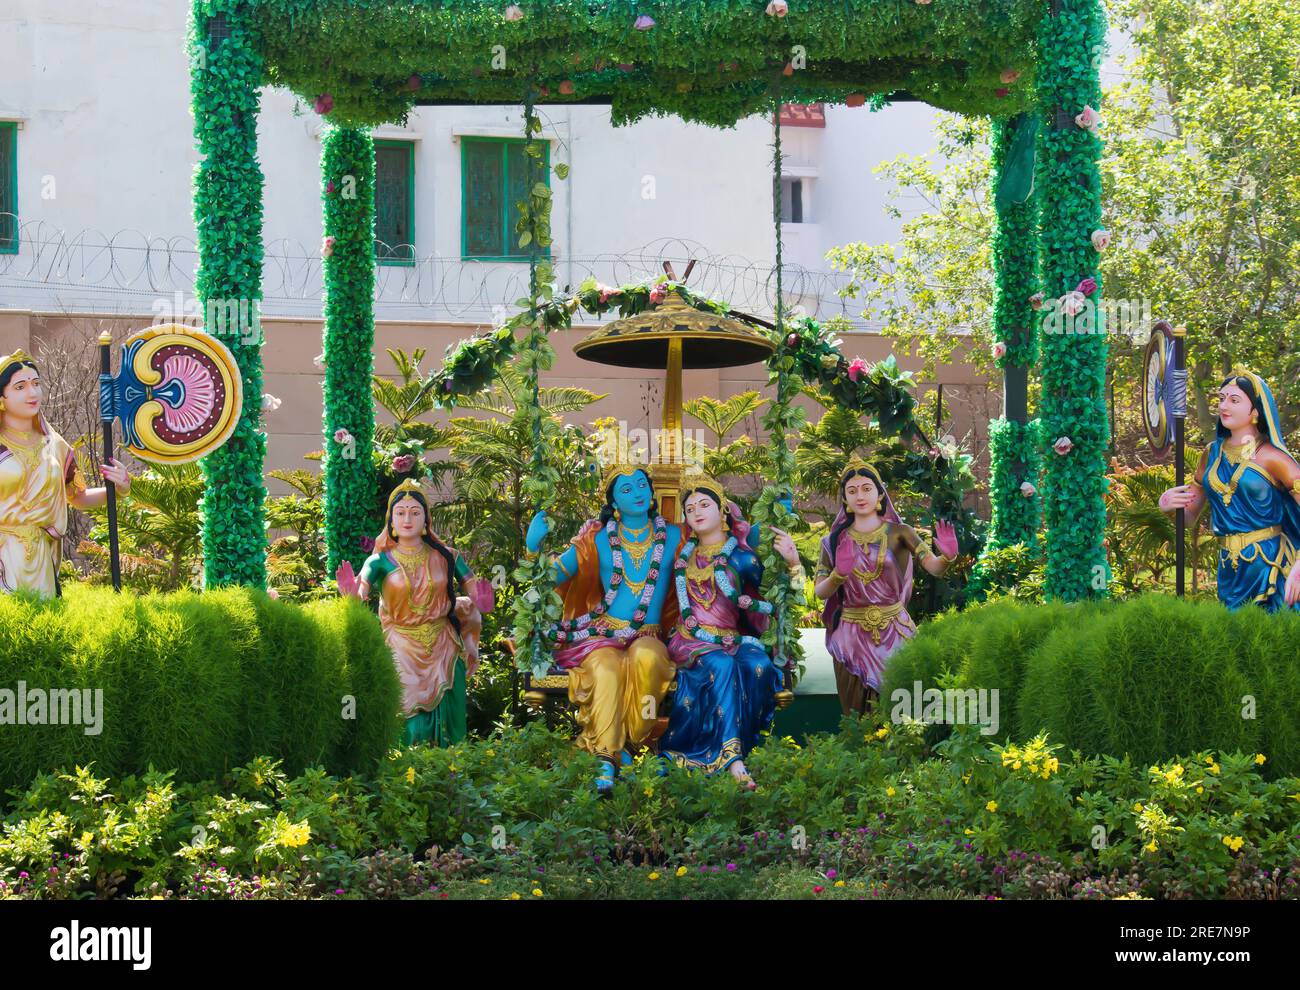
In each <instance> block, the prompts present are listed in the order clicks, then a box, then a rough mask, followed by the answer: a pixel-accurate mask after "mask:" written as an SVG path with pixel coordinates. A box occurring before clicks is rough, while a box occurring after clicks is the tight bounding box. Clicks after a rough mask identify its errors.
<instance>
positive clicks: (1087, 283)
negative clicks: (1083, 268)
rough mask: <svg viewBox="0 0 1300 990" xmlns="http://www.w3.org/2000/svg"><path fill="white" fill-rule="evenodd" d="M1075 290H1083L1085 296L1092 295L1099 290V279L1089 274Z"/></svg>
mask: <svg viewBox="0 0 1300 990" xmlns="http://www.w3.org/2000/svg"><path fill="white" fill-rule="evenodd" d="M1074 291H1075V292H1082V293H1083V294H1084V295H1085V296H1090V295H1092V294H1093V293H1094V292H1096V291H1097V280H1096V279H1095V278H1093V277H1092V276H1091V275H1089V276H1088V277H1087V278H1085V279H1084V280H1083V281H1082V282H1080V283H1079V287H1078V288H1077V289H1075V290H1074Z"/></svg>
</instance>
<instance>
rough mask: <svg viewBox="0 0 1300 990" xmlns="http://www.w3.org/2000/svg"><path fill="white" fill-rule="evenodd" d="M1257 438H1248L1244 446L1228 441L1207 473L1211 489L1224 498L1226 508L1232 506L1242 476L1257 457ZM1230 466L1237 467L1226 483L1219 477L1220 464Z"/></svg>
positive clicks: (1221, 446) (1223, 444) (1221, 447)
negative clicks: (1223, 463) (1223, 462)
mask: <svg viewBox="0 0 1300 990" xmlns="http://www.w3.org/2000/svg"><path fill="white" fill-rule="evenodd" d="M1255 447H1256V443H1255V438H1254V437H1247V438H1246V442H1245V443H1243V444H1229V443H1228V441H1227V440H1224V441H1223V443H1221V444H1219V456H1218V457H1217V458H1216V459H1215V461H1214V463H1213V464H1212V465H1210V467H1209V468H1208V469H1207V470H1206V472H1205V477H1206V479H1207V480H1208V481H1209V482H1210V487H1211V488H1213V489H1214V490H1215V491H1216V492H1218V493H1219V494H1220V495H1222V496H1223V505H1224V507H1225V508H1226V507H1227V506H1229V505H1231V504H1232V496H1233V495H1235V494H1236V493H1237V485H1238V484H1239V483H1240V482H1241V476H1242V475H1243V474H1245V473H1246V468H1248V467H1249V466H1250V464H1251V461H1252V459H1253V458H1254V456H1255ZM1225 460H1226V461H1227V462H1228V463H1229V464H1235V465H1237V468H1236V470H1235V471H1233V472H1232V477H1231V478H1229V479H1228V480H1227V481H1226V482H1225V481H1223V480H1222V479H1221V478H1220V477H1219V464H1220V463H1221V462H1222V461H1225Z"/></svg>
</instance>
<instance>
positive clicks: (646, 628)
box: [592, 613, 659, 636]
mask: <svg viewBox="0 0 1300 990" xmlns="http://www.w3.org/2000/svg"><path fill="white" fill-rule="evenodd" d="M631 624H632V623H631V622H630V621H629V620H627V619H620V618H618V617H617V616H613V615H609V614H608V613H606V614H605V615H602V616H601V617H600V618H598V619H596V621H595V622H593V623H592V625H593V626H596V627H598V628H601V629H626V628H627V627H628V626H630V625H631ZM636 634H637V636H658V635H659V623H657V622H647V623H646V624H645V625H643V626H642V627H641V628H640V629H638V630H637V631H636Z"/></svg>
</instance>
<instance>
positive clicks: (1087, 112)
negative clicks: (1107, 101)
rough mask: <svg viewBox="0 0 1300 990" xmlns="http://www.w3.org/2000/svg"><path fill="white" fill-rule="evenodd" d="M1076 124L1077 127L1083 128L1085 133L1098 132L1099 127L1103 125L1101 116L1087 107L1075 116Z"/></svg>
mask: <svg viewBox="0 0 1300 990" xmlns="http://www.w3.org/2000/svg"><path fill="white" fill-rule="evenodd" d="M1074 122H1075V124H1076V125H1077V126H1079V127H1082V128H1083V129H1084V130H1085V131H1093V130H1096V129H1097V125H1098V124H1099V123H1101V114H1099V113H1098V112H1097V111H1096V110H1094V109H1093V108H1092V107H1090V106H1085V107H1084V108H1083V109H1082V110H1080V111H1079V113H1077V114H1076V115H1075V117H1074Z"/></svg>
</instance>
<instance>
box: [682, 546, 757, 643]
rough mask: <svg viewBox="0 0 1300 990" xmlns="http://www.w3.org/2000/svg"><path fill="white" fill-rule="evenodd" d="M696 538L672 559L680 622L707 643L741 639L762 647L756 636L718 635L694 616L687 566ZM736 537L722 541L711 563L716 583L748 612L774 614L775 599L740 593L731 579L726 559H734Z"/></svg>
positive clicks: (740, 607) (722, 591) (733, 601)
mask: <svg viewBox="0 0 1300 990" xmlns="http://www.w3.org/2000/svg"><path fill="white" fill-rule="evenodd" d="M696 543H697V540H695V539H694V538H692V539H691V540H690V542H688V543H687V544H686V546H685V547H683V548H682V552H681V553H680V554H679V555H678V557H677V559H676V560H675V561H673V569H674V570H675V571H676V577H675V578H674V582H673V583H674V586H675V587H676V590H677V610H678V612H680V613H681V623H682V625H683V626H685V627H686V628H687V629H689V630H690V634H691V637H692V638H693V639H698V640H700V641H701V642H704V643H720V644H721V645H722V646H724V647H726V648H727V649H731V647H733V646H735V645H736V644H737V643H738V642H739V643H752V644H753V645H754V646H757V647H759V648H760V649H762V647H763V644H762V643H761V642H760V641H759V640H758V639H756V638H755V637H753V636H743V635H742V636H741V637H740V638H739V639H737V638H736V637H735V636H733V635H731V634H730V633H727V634H726V635H724V636H718V635H717V634H715V633H711V632H709V631H708V630H707V629H704V628H703V627H702V626H701V625H700V620H699V619H697V618H696V617H695V609H694V607H693V606H692V605H691V596H690V592H689V591H688V590H687V587H686V568H687V564H688V562H689V561H690V560H691V558H692V556H693V555H694V554H695V547H696ZM736 544H737V541H736V538H735V537H734V536H732V537H730V538H729V539H728V540H727V542H726V543H724V544H723V545H722V549H721V550H720V551H719V552H718V554H717V556H715V557H714V558H713V559H712V560H711V561H710V564H711V565H712V567H713V581H714V584H716V585H717V588H718V591H720V592H721V593H722V594H723V595H725V596H726V598H727V600H728V601H729V602H731V603H732V604H733V605H735V606H736V607H737V608H739V609H742V610H743V611H747V612H757V613H758V614H759V615H771V614H772V603H771V602H765V601H763V600H762V599H761V598H754V597H752V596H751V595H742V594H740V593H739V592H738V591H737V589H736V586H735V585H734V584H732V583H731V574H730V573H729V572H728V570H727V562H728V561H729V560H730V559H731V554H732V553H733V552H734V551H735V549H736Z"/></svg>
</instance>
